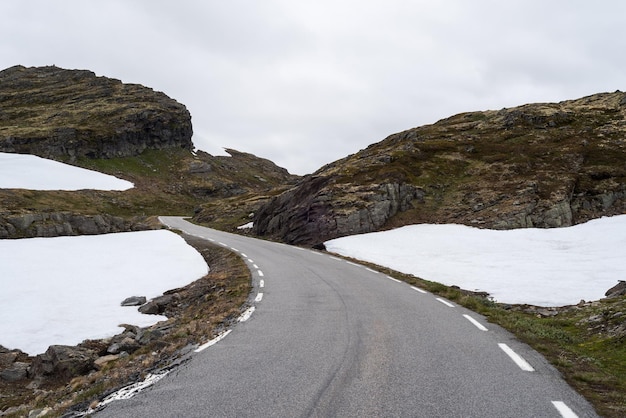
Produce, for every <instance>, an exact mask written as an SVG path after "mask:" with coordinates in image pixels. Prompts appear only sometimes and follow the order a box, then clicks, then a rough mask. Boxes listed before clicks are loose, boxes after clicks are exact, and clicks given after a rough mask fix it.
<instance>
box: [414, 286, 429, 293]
mask: <svg viewBox="0 0 626 418" xmlns="http://www.w3.org/2000/svg"><path fill="white" fill-rule="evenodd" d="M411 289H413V290H415V291H416V292H419V293H428V292H427V291H425V290H422V289H420V288H419V287H415V286H411Z"/></svg>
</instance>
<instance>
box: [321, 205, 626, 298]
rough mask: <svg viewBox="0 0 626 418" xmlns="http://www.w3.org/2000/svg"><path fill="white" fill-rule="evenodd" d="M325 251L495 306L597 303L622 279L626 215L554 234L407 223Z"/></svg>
mask: <svg viewBox="0 0 626 418" xmlns="http://www.w3.org/2000/svg"><path fill="white" fill-rule="evenodd" d="M325 245H326V248H327V250H328V251H330V252H334V253H337V254H341V255H344V256H348V257H353V258H356V259H359V260H364V261H369V262H372V263H375V264H378V265H382V266H385V267H389V268H392V269H394V270H397V271H401V272H403V273H407V274H413V275H415V276H417V277H420V278H422V279H426V280H431V281H435V282H439V283H443V284H446V285H457V286H460V287H461V288H463V289H467V290H479V291H486V292H489V293H490V294H491V296H493V298H494V299H495V300H496V301H498V302H503V303H520V304H521V303H528V304H533V305H537V306H563V305H572V304H576V303H578V302H579V301H580V300H581V299H584V300H598V299H601V298H602V297H604V293H605V292H606V290H607V289H609V288H611V287H612V286H614V285H615V284H616V283H617V281H618V280H624V278H626V262H624V260H626V215H620V216H614V217H605V218H601V219H595V220H592V221H590V222H587V223H585V224H581V225H576V226H572V227H567V228H553V229H537V228H528V229H515V230H507V231H495V230H488V229H478V228H472V227H469V226H464V225H454V224H452V225H430V224H422V225H411V226H405V227H402V228H398V229H394V230H391V231H384V232H374V233H369V234H362V235H353V236H349V237H344V238H338V239H334V240H331V241H328V242H326V243H325Z"/></svg>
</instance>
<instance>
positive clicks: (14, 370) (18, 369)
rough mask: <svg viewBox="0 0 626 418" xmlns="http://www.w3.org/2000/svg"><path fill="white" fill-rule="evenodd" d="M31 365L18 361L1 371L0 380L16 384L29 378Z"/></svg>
mask: <svg viewBox="0 0 626 418" xmlns="http://www.w3.org/2000/svg"><path fill="white" fill-rule="evenodd" d="M29 367H30V364H28V363H23V362H20V361H16V362H15V363H11V365H9V366H8V367H6V368H4V369H2V370H0V379H2V380H5V381H7V382H16V381H18V380H23V379H26V378H27V377H28V368H29Z"/></svg>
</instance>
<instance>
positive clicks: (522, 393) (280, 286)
mask: <svg viewBox="0 0 626 418" xmlns="http://www.w3.org/2000/svg"><path fill="white" fill-rule="evenodd" d="M162 222H164V223H165V224H166V225H168V226H170V227H172V228H175V229H180V230H184V231H185V232H187V233H189V234H193V235H196V236H200V237H203V238H206V239H210V240H213V241H215V243H216V244H217V245H223V246H225V247H229V248H231V249H232V250H233V251H236V252H238V253H239V254H240V255H241V257H242V258H243V259H244V260H245V261H246V263H247V264H248V265H249V267H250V269H251V271H252V276H253V282H254V283H253V284H254V292H253V294H252V295H251V297H250V307H251V308H250V309H249V310H248V311H247V312H246V315H245V317H242V319H244V318H245V319H246V320H245V321H242V322H239V323H237V324H236V325H234V326H233V327H232V328H231V330H230V331H231V332H230V333H229V334H228V335H226V336H224V337H223V339H221V340H220V341H218V342H217V343H215V342H211V343H210V344H207V347H206V348H205V347H200V348H201V350H199V352H198V353H194V354H193V356H192V358H191V359H190V361H188V362H186V363H184V364H183V365H181V366H179V367H177V368H175V369H173V370H172V371H171V372H170V373H169V374H168V375H167V376H165V377H164V378H163V379H161V380H159V381H158V382H156V383H155V384H154V385H152V386H150V387H148V388H146V389H143V390H142V391H140V392H138V393H137V394H136V395H135V396H133V397H131V398H130V399H125V400H117V401H114V402H111V403H110V404H108V405H107V406H106V408H105V409H104V410H102V411H101V412H98V413H97V414H96V416H97V417H99V418H102V417H481V418H486V417H497V418H504V417H576V416H578V417H595V416H597V415H596V414H595V412H594V410H593V408H592V407H591V406H590V405H589V404H588V403H587V402H586V401H585V400H584V399H583V398H582V397H581V396H579V395H578V394H577V393H576V392H574V390H572V389H571V388H570V387H569V386H568V385H567V384H566V383H565V382H564V381H563V380H562V378H561V377H560V375H559V374H558V372H557V371H556V370H555V369H554V368H553V367H552V366H550V365H549V364H548V363H547V362H546V360H545V359H544V358H543V357H542V356H541V355H540V354H538V353H537V352H535V351H533V350H531V349H530V348H529V347H528V346H526V345H524V344H522V343H520V342H519V341H517V340H516V339H515V338H514V337H513V336H512V335H511V334H509V333H508V332H506V331H504V330H503V329H501V328H499V327H497V326H495V325H493V324H490V323H488V322H486V320H485V319H484V318H482V317H481V316H480V315H478V314H476V313H474V312H471V311H468V310H466V309H464V308H461V307H459V306H457V305H455V304H454V303H451V302H449V301H446V300H442V299H439V298H438V297H436V296H435V295H432V294H430V293H423V291H420V290H419V289H416V288H413V287H411V286H409V285H408V284H406V283H400V282H397V281H394V280H392V279H391V278H389V277H388V276H386V275H385V274H381V273H378V272H375V271H372V270H369V269H367V268H365V267H363V266H360V265H356V264H352V263H349V262H346V261H344V260H341V259H339V258H336V257H333V256H331V255H329V254H326V253H322V252H317V251H311V250H308V249H302V248H297V247H291V246H286V245H282V244H277V243H272V242H266V241H262V240H257V239H252V238H246V237H242V236H238V235H234V234H228V233H225V232H221V231H216V230H211V229H208V228H203V227H199V226H196V225H193V224H190V223H188V222H186V221H183V220H182V219H181V218H174V217H164V218H162ZM253 309H254V310H253ZM481 327H483V328H481ZM203 348H205V349H203ZM507 352H510V355H509V354H507ZM516 355H517V356H519V357H520V359H516V360H517V361H515V360H514V359H513V357H515V356H516ZM511 356H513V357H511ZM524 362H525V363H524ZM531 369H532V370H531Z"/></svg>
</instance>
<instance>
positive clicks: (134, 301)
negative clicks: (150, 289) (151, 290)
mask: <svg viewBox="0 0 626 418" xmlns="http://www.w3.org/2000/svg"><path fill="white" fill-rule="evenodd" d="M144 303H146V297H145V296H131V297H129V298H126V299H124V300H123V301H122V303H121V305H122V306H141V305H143V304H144Z"/></svg>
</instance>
